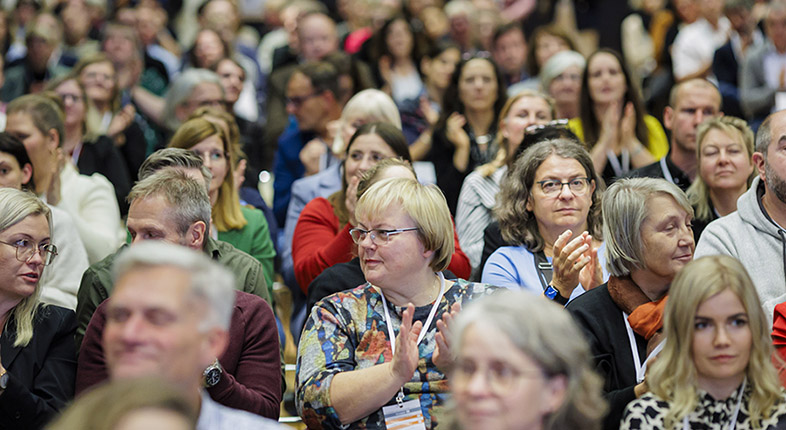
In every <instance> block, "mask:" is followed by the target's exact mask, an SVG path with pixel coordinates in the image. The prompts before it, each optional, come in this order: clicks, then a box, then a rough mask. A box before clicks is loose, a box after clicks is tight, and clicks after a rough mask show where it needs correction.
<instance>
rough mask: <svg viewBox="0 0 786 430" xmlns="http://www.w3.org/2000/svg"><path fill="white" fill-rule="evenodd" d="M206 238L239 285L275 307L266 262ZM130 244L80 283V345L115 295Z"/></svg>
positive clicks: (94, 267)
mask: <svg viewBox="0 0 786 430" xmlns="http://www.w3.org/2000/svg"><path fill="white" fill-rule="evenodd" d="M206 240H207V242H206V243H205V253H207V254H208V255H209V256H210V257H211V258H212V259H213V260H214V261H217V262H219V263H221V264H222V265H223V266H224V267H226V268H227V269H229V270H230V271H231V272H232V274H234V275H235V288H236V289H237V290H240V291H244V292H246V293H251V294H255V295H257V296H259V297H262V298H263V299H265V300H266V301H267V302H268V303H269V304H270V305H271V306H272V303H273V302H272V301H271V300H270V296H269V294H268V288H267V283H266V282H265V276H264V273H263V270H262V264H260V263H259V261H257V260H256V259H255V258H254V257H252V256H250V255H248V254H246V253H245V252H243V251H240V250H238V249H236V248H235V247H234V246H232V245H230V244H228V243H226V242H222V241H220V240H214V239H212V238H210V237H207V238H206ZM127 247H128V245H123V246H122V247H120V249H118V250H117V251H116V252H115V253H114V254H110V255H108V256H107V257H106V258H104V259H103V260H101V261H99V262H97V263H95V264H93V265H92V266H90V267H89V268H88V269H87V270H86V271H85V273H84V275H82V283H81V284H80V285H79V292H78V293H77V295H76V299H77V304H76V320H77V329H76V345H77V348H78V347H80V346H81V345H82V338H83V337H84V336H85V330H86V329H87V324H88V323H90V318H92V316H93V312H95V310H96V308H97V307H98V305H100V304H101V302H103V301H104V300H106V299H107V298H109V296H110V295H111V294H112V289H113V288H114V284H113V282H112V265H113V264H114V262H115V258H117V256H118V255H119V254H120V253H121V252H123V250H124V249H126V248H127ZM77 350H78V349H77Z"/></svg>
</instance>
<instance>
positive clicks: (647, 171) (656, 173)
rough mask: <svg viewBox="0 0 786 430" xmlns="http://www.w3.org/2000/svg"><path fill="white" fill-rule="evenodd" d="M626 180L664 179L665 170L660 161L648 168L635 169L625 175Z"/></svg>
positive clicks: (649, 165)
mask: <svg viewBox="0 0 786 430" xmlns="http://www.w3.org/2000/svg"><path fill="white" fill-rule="evenodd" d="M623 177H624V178H662V177H663V170H662V169H661V166H660V161H656V162H654V163H650V164H648V165H646V166H643V167H639V168H638V169H633V170H631V171H629V172H628V173H625V174H624V175H623Z"/></svg>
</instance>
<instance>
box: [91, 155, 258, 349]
mask: <svg viewBox="0 0 786 430" xmlns="http://www.w3.org/2000/svg"><path fill="white" fill-rule="evenodd" d="M143 167H144V166H143ZM140 170H141V169H140ZM188 170H192V171H191V172H189V171H188ZM196 172H197V175H199V176H196V178H199V177H200V176H201V175H200V170H196ZM140 173H141V172H140ZM140 176H143V175H141V174H140ZM196 178H195V177H194V175H193V169H183V168H168V169H161V170H160V171H157V172H155V173H153V174H151V175H149V176H146V177H145V178H144V179H142V180H140V181H139V182H137V183H136V185H134V188H132V189H131V192H130V193H129V195H128V199H129V202H130V207H129V211H128V221H127V226H128V232H129V234H130V236H131V245H130V246H134V245H135V244H137V243H139V242H141V241H145V240H163V241H165V242H169V243H174V244H177V245H182V246H186V247H188V248H192V249H197V250H200V249H201V250H202V251H204V252H205V253H206V254H207V255H208V256H209V257H210V258H212V259H213V260H214V261H217V262H218V263H221V264H222V265H224V266H225V267H227V268H228V269H229V270H230V271H232V273H233V274H234V275H235V280H236V284H235V288H236V289H237V290H240V291H244V292H247V293H251V294H255V295H257V296H259V297H262V298H263V299H265V300H267V301H268V303H271V305H272V302H271V300H270V295H269V292H268V288H267V283H266V281H265V276H264V273H263V269H262V265H261V264H260V263H259V261H257V260H256V259H255V258H253V257H251V256H250V255H248V254H246V253H244V252H242V251H239V250H237V249H236V248H235V247H233V246H232V245H230V244H228V243H226V242H221V241H219V240H215V239H212V238H211V237H210V209H211V208H210V198H209V197H208V194H207V190H206V189H205V185H204V183H203V182H202V181H200V180H199V179H196ZM128 246H129V245H124V246H123V247H121V248H120V249H119V250H118V251H117V252H115V253H114V254H111V255H109V256H108V257H106V258H104V259H103V260H101V261H99V262H97V263H95V264H93V265H92V266H90V267H89V268H88V269H87V271H85V274H84V275H83V276H82V283H81V285H80V287H79V292H78V293H77V307H76V314H77V321H78V327H77V334H76V337H77V339H76V340H77V345H81V342H82V337H83V336H84V334H85V329H86V328H87V325H88V323H89V322H90V318H91V317H92V315H93V312H94V311H95V309H96V308H97V307H98V305H99V304H101V302H103V301H104V300H106V299H107V298H108V297H109V296H110V294H111V292H112V287H113V285H112V273H111V267H112V263H113V262H114V260H115V258H116V257H117V255H118V254H120V253H122V252H123V251H124V250H125V248H127V247H128Z"/></svg>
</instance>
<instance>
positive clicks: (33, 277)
mask: <svg viewBox="0 0 786 430" xmlns="http://www.w3.org/2000/svg"><path fill="white" fill-rule="evenodd" d="M19 276H20V277H21V278H22V279H24V280H25V281H28V282H38V279H40V278H41V275H39V274H38V273H36V272H28V273H23V274H21V275H19Z"/></svg>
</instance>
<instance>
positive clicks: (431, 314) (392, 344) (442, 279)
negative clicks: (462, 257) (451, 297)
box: [375, 272, 445, 405]
mask: <svg viewBox="0 0 786 430" xmlns="http://www.w3.org/2000/svg"><path fill="white" fill-rule="evenodd" d="M375 288H376V287H375ZM444 294H445V276H444V275H443V274H442V272H439V295H438V296H437V300H435V301H434V306H432V307H431V311H430V312H429V313H428V318H426V322H425V323H423V329H422V330H420V334H419V335H418V341H417V345H419V344H420V341H421V340H423V338H424V337H425V336H426V332H427V331H428V328H429V327H430V326H431V321H432V320H433V319H434V315H436V313H437V308H438V307H439V303H440V302H441V301H442V296H443V295H444ZM379 295H380V296H381V297H382V309H383V310H384V311H385V325H386V326H388V336H389V337H390V350H391V351H392V352H393V355H396V334H395V332H394V331H393V324H392V321H391V319H390V313H389V312H388V301H387V300H386V299H385V294H383V293H382V291H381V290H380V291H379ZM396 402H398V404H399V405H401V404H402V403H403V402H404V387H401V388H400V389H399V390H398V395H396Z"/></svg>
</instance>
